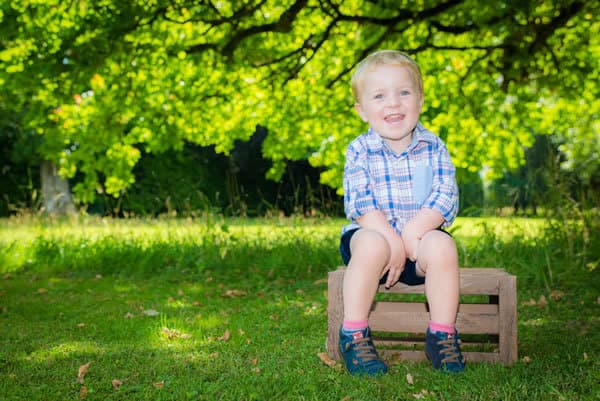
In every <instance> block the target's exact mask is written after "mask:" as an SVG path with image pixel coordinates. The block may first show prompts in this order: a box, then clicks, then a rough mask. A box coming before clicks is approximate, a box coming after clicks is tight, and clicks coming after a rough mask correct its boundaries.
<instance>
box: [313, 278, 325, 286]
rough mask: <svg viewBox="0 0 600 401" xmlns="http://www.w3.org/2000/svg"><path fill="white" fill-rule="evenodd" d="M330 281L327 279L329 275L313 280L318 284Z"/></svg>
mask: <svg viewBox="0 0 600 401" xmlns="http://www.w3.org/2000/svg"><path fill="white" fill-rule="evenodd" d="M328 282H329V280H328V279H327V277H325V278H320V279H318V280H315V281H313V284H315V285H317V284H327V283H328Z"/></svg>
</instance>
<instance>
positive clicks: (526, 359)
mask: <svg viewBox="0 0 600 401" xmlns="http://www.w3.org/2000/svg"><path fill="white" fill-rule="evenodd" d="M521 361H523V363H524V364H525V365H528V364H529V363H531V358H530V357H528V356H524V357H523V358H522V359H521Z"/></svg>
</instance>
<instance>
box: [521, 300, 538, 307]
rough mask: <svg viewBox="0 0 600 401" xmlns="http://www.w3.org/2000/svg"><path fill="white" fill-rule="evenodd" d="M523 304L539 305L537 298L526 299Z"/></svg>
mask: <svg viewBox="0 0 600 401" xmlns="http://www.w3.org/2000/svg"><path fill="white" fill-rule="evenodd" d="M522 305H526V306H535V305H537V302H535V299H530V300H529V301H524V302H523V303H522Z"/></svg>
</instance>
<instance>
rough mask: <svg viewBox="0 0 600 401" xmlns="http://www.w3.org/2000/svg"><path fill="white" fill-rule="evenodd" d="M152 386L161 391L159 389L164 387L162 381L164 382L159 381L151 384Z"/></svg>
mask: <svg viewBox="0 0 600 401" xmlns="http://www.w3.org/2000/svg"><path fill="white" fill-rule="evenodd" d="M152 385H153V386H154V387H156V388H157V389H161V388H163V386H164V385H165V381H164V380H161V381H159V382H156V383H152Z"/></svg>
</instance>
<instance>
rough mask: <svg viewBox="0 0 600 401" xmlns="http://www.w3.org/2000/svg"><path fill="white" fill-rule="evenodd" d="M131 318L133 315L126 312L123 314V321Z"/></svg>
mask: <svg viewBox="0 0 600 401" xmlns="http://www.w3.org/2000/svg"><path fill="white" fill-rule="evenodd" d="M131 318H133V313H131V312H127V313H126V314H125V319H131Z"/></svg>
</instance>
